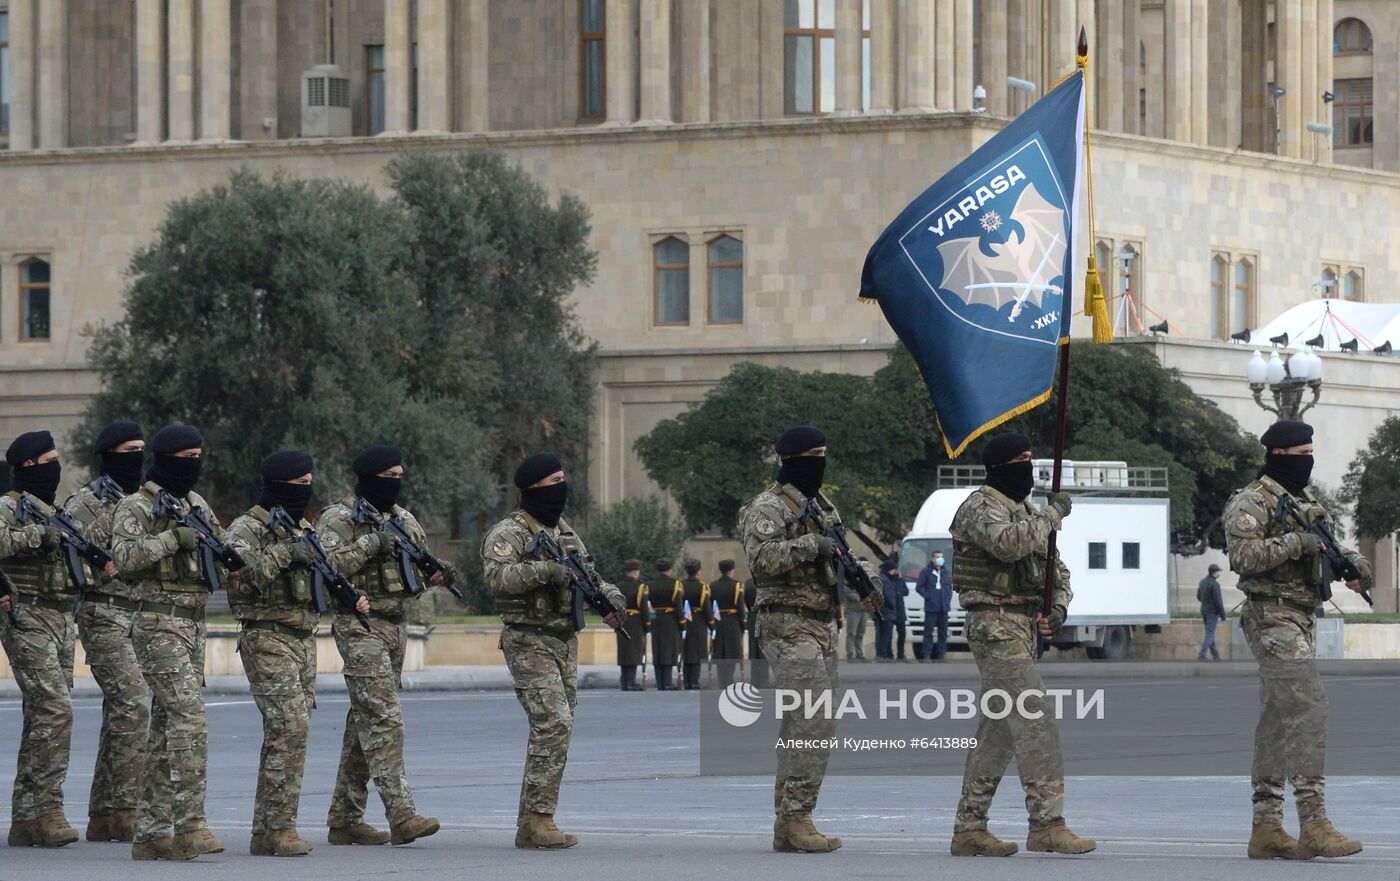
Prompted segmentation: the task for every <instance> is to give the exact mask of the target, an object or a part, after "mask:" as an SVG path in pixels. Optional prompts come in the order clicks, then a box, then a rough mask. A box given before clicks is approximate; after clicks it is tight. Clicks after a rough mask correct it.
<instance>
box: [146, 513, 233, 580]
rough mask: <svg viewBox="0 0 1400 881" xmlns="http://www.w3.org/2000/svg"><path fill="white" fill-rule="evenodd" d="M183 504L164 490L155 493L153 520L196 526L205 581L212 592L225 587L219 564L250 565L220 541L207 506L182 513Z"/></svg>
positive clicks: (226, 565)
mask: <svg viewBox="0 0 1400 881" xmlns="http://www.w3.org/2000/svg"><path fill="white" fill-rule="evenodd" d="M179 511H180V503H179V502H177V501H175V497H174V496H172V495H171V494H170V493H168V492H166V491H165V490H163V489H162V490H159V491H157V492H156V500H155V504H153V505H152V506H151V519H152V520H174V521H175V522H176V523H178V524H180V525H181V526H184V527H187V528H189V529H193V530H194V531H195V534H196V535H198V536H199V539H198V544H199V568H200V571H201V572H203V573H204V584H205V585H206V586H207V587H208V588H209V592H210V593H213V592H214V591H216V590H218V589H219V588H220V587H222V586H223V580H222V579H221V578H219V564H221V565H222V566H223V567H224V568H225V569H227V570H228V571H230V572H237V571H238V570H240V569H242V568H243V567H244V566H246V565H248V564H247V563H246V562H245V561H244V560H243V557H242V556H241V555H240V554H239V553H238V551H235V550H234V549H233V548H231V547H229V546H228V545H226V544H224V543H223V542H222V541H220V540H219V536H218V533H217V532H216V531H215V530H214V525H213V524H212V523H210V522H209V518H208V517H205V516H204V509H202V508H196V507H194V506H190V510H189V513H188V514H181V513H179Z"/></svg>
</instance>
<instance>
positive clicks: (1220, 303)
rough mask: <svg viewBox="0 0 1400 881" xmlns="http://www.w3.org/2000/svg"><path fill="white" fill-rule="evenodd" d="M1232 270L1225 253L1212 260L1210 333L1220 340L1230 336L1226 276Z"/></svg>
mask: <svg viewBox="0 0 1400 881" xmlns="http://www.w3.org/2000/svg"><path fill="white" fill-rule="evenodd" d="M1229 272H1230V260H1229V258H1228V257H1226V256H1225V255H1224V254H1216V255H1215V256H1214V257H1212V258H1211V261H1210V335H1211V336H1212V337H1214V338H1215V339H1218V340H1223V339H1226V338H1228V337H1229V336H1230V334H1229V332H1228V331H1226V329H1225V328H1226V327H1228V326H1229V323H1228V319H1227V318H1226V315H1225V301H1226V296H1225V278H1226V276H1227V275H1229Z"/></svg>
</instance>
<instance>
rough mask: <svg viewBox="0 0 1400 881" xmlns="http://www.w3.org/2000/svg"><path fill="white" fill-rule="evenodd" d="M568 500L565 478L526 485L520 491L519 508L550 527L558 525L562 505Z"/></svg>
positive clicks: (567, 484) (567, 487)
mask: <svg viewBox="0 0 1400 881" xmlns="http://www.w3.org/2000/svg"><path fill="white" fill-rule="evenodd" d="M551 473H553V472H551ZM568 500H569V482H568V481H567V480H561V481H560V482H559V483H551V484H549V485H548V486H533V487H526V488H525V489H522V490H521V491H520V509H521V510H522V511H524V512H525V513H526V514H529V515H530V516H531V517H534V518H535V519H536V520H538V521H540V522H541V523H543V524H544V525H545V526H548V527H550V528H551V529H553V528H554V527H555V526H558V525H559V518H560V517H562V516H563V515H564V505H565V504H566V503H567V502H568Z"/></svg>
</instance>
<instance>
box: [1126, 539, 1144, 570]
mask: <svg viewBox="0 0 1400 881" xmlns="http://www.w3.org/2000/svg"><path fill="white" fill-rule="evenodd" d="M1141 559H1142V545H1140V544H1138V543H1137V542H1135V541H1125V542H1123V568H1124V569H1141V568H1142V563H1141V562H1140V561H1141Z"/></svg>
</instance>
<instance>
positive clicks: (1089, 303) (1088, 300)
mask: <svg viewBox="0 0 1400 881" xmlns="http://www.w3.org/2000/svg"><path fill="white" fill-rule="evenodd" d="M1074 61H1075V65H1076V66H1077V67H1078V68H1079V69H1080V70H1082V71H1084V77H1085V79H1086V82H1087V79H1088V76H1089V39H1088V36H1087V35H1086V34H1085V33H1084V29H1083V28H1080V29H1079V52H1078V54H1077V56H1076V58H1075V60H1074ZM1089 130H1090V125H1089V107H1088V104H1087V103H1086V104H1085V107H1084V178H1085V181H1086V189H1087V190H1088V194H1089V270H1088V271H1087V272H1086V273H1084V314H1085V315H1088V316H1089V317H1090V319H1092V320H1093V324H1094V342H1096V343H1108V342H1112V341H1113V320H1112V319H1111V318H1109V315H1108V301H1107V300H1106V299H1104V295H1103V282H1102V281H1101V280H1100V279H1099V267H1098V265H1097V261H1096V260H1095V257H1094V251H1095V250H1096V249H1097V247H1098V237H1097V235H1096V233H1095V230H1094V160H1093V154H1092V153H1091V152H1090V149H1089Z"/></svg>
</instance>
